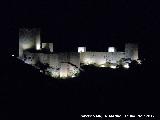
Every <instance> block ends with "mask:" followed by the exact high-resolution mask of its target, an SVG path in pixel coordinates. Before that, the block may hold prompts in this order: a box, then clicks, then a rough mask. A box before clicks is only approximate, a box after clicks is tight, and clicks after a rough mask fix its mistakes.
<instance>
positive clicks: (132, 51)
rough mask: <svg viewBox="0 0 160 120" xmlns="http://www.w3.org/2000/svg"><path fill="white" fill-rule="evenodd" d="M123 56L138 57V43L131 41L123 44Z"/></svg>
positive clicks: (132, 58) (134, 58)
mask: <svg viewBox="0 0 160 120" xmlns="http://www.w3.org/2000/svg"><path fill="white" fill-rule="evenodd" d="M125 57H126V58H131V60H137V59H138V45H137V44H133V43H127V44H125Z"/></svg>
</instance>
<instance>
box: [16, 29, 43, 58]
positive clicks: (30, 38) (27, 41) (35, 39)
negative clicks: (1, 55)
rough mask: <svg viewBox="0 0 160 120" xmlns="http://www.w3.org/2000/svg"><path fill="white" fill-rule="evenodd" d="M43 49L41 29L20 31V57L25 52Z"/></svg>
mask: <svg viewBox="0 0 160 120" xmlns="http://www.w3.org/2000/svg"><path fill="white" fill-rule="evenodd" d="M29 49H35V50H40V49H41V41H40V29H37V28H33V29H23V28H21V29H19V57H22V56H23V51H24V50H29Z"/></svg>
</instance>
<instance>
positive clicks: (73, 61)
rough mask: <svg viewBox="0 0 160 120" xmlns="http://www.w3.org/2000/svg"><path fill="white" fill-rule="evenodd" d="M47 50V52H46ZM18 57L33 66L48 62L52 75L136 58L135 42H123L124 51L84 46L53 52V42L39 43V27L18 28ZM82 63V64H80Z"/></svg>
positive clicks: (60, 75) (62, 74)
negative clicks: (97, 50)
mask: <svg viewBox="0 0 160 120" xmlns="http://www.w3.org/2000/svg"><path fill="white" fill-rule="evenodd" d="M46 51H47V52H46ZM19 58H20V59H21V60H23V61H24V62H25V63H27V64H31V65H33V66H35V65H36V64H37V63H38V62H40V63H42V64H48V65H49V66H50V67H49V68H47V69H48V71H49V72H51V74H52V76H53V77H64V78H65V77H70V76H71V77H74V76H75V74H76V73H78V72H79V69H80V65H82V64H86V65H88V64H97V65H99V66H101V65H103V64H106V63H107V62H108V63H112V64H119V63H118V62H119V61H120V60H121V59H122V58H123V59H126V58H129V59H130V60H138V46H137V44H131V43H128V44H125V51H121V52H119V51H116V48H115V47H109V48H108V52H93V51H86V47H78V51H77V52H61V53H55V52H54V49H53V43H41V41H40V29H36V28H35V29H20V30H19ZM80 63H82V64H80Z"/></svg>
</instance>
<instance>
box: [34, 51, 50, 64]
mask: <svg viewBox="0 0 160 120" xmlns="http://www.w3.org/2000/svg"><path fill="white" fill-rule="evenodd" d="M37 54H38V56H39V61H40V62H41V63H43V64H47V63H49V62H50V61H49V57H50V54H45V53H37Z"/></svg>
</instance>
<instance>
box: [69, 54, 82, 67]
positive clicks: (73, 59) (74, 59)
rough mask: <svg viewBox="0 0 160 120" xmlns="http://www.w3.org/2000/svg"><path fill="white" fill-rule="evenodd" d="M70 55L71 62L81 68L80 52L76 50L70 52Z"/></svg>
mask: <svg viewBox="0 0 160 120" xmlns="http://www.w3.org/2000/svg"><path fill="white" fill-rule="evenodd" d="M69 56H70V57H69V62H70V63H72V64H74V65H76V66H77V67H78V68H80V54H79V53H76V52H70V53H69Z"/></svg>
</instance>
